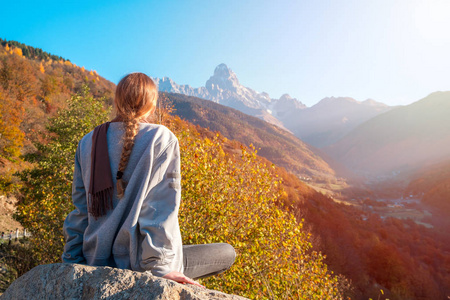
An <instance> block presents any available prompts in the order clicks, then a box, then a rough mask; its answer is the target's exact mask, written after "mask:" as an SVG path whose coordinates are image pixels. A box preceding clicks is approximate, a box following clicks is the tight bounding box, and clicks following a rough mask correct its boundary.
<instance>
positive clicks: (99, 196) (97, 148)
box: [88, 122, 114, 219]
mask: <svg viewBox="0 0 450 300" xmlns="http://www.w3.org/2000/svg"><path fill="white" fill-rule="evenodd" d="M109 124H110V122H107V123H104V124H102V125H99V126H97V127H95V129H94V134H93V135H92V150H91V182H90V185H89V196H88V207H89V208H88V210H89V213H90V214H91V215H92V216H93V217H94V218H95V219H98V218H99V217H101V216H104V215H106V212H107V210H109V209H112V208H113V203H112V196H113V191H114V183H113V180H112V174H111V166H110V164H109V156H108V143H107V140H106V132H107V131H108V127H109Z"/></svg>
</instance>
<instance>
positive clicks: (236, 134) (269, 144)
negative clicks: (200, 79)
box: [166, 93, 335, 177]
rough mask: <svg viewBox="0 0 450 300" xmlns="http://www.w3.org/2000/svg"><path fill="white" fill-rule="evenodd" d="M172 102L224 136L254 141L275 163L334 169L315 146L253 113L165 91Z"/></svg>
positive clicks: (304, 170) (301, 169)
mask: <svg viewBox="0 0 450 300" xmlns="http://www.w3.org/2000/svg"><path fill="white" fill-rule="evenodd" d="M166 96H167V97H168V98H169V99H170V100H171V101H172V102H173V105H174V108H175V114H177V115H179V116H180V117H182V118H184V119H186V120H188V121H189V122H192V123H194V124H197V125H200V126H202V127H205V128H210V129H211V130H213V131H219V132H221V133H222V134H223V135H224V136H225V137H227V138H229V139H233V140H237V141H239V142H241V143H243V144H245V145H249V144H253V145H254V146H255V147H256V148H257V149H259V150H258V154H259V155H261V156H263V157H265V158H267V159H269V160H270V161H272V162H273V163H275V164H277V165H278V166H281V167H284V168H286V169H287V170H290V171H292V172H294V173H295V174H297V175H301V176H314V177H330V176H334V175H335V172H334V171H333V169H332V168H331V167H330V166H329V165H328V164H327V163H326V162H325V161H324V159H323V158H321V157H320V156H319V155H318V154H317V153H316V149H314V148H313V147H311V146H309V145H307V144H305V143H303V142H302V141H301V140H300V139H298V138H296V137H295V136H293V135H292V134H291V133H289V132H287V131H284V130H282V129H281V128H279V127H277V126H274V125H271V124H268V123H267V122H264V121H262V120H260V119H258V118H256V117H252V116H248V115H246V114H244V113H242V112H240V111H237V110H235V109H232V108H229V107H226V106H223V105H220V104H217V103H214V102H212V101H208V100H203V99H199V98H194V97H189V96H185V95H181V94H171V93H167V94H166Z"/></svg>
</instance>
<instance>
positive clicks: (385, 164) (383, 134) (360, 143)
mask: <svg viewBox="0 0 450 300" xmlns="http://www.w3.org/2000/svg"><path fill="white" fill-rule="evenodd" d="M449 112H450V92H435V93H432V94H430V95H429V96H427V97H425V98H424V99H422V100H420V101H417V102H415V103H413V104H410V105H408V106H404V107H397V108H395V109H392V110H391V111H388V112H386V113H383V114H381V115H378V116H376V117H374V118H372V119H370V120H369V121H367V122H365V123H364V124H362V125H360V126H359V127H357V128H356V129H355V130H353V131H352V132H350V133H349V134H348V135H347V136H346V137H344V138H343V139H342V140H340V141H339V142H337V143H336V144H334V145H331V146H329V147H327V148H325V149H324V150H325V152H326V153H328V154H329V155H330V156H331V157H333V158H335V159H336V160H337V161H339V162H341V163H343V164H345V165H346V166H347V167H349V168H350V169H352V170H354V171H357V172H360V173H362V174H366V175H371V176H374V175H387V174H392V173H393V172H394V173H398V172H405V171H410V170H414V169H417V168H420V167H422V166H424V165H426V164H432V163H437V162H439V161H442V160H446V159H448V157H449V155H450V118H449V117H448V115H449Z"/></svg>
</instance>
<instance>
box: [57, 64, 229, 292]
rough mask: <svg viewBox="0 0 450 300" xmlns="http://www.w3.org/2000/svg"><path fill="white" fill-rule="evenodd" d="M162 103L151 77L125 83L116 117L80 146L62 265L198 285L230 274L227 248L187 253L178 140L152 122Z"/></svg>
mask: <svg viewBox="0 0 450 300" xmlns="http://www.w3.org/2000/svg"><path fill="white" fill-rule="evenodd" d="M157 98H158V90H157V87H156V85H155V84H154V82H153V81H152V79H151V78H150V77H148V76H147V75H145V74H143V73H132V74H129V75H127V76H125V77H124V78H123V79H122V80H121V81H120V82H119V84H118V85H117V89H116V93H115V98H114V107H115V110H116V117H115V118H114V119H113V120H112V121H111V122H107V123H104V124H102V125H100V126H98V127H96V128H95V129H94V130H93V131H91V132H90V133H88V134H87V135H85V136H84V137H83V139H82V140H81V141H80V142H79V144H78V148H77V152H76V156H75V170H74V177H73V186H72V200H73V203H74V205H75V207H76V209H75V210H74V211H72V212H71V213H70V214H69V215H68V216H67V218H66V220H65V222H64V236H65V239H66V244H65V247H64V254H63V255H62V259H63V261H64V262H67V263H80V264H87V265H90V266H110V267H116V268H121V269H131V270H134V271H141V272H144V271H148V272H151V273H152V274H153V275H155V276H159V277H163V278H167V279H171V280H174V281H176V282H179V283H184V284H185V283H189V284H195V285H199V284H198V283H197V282H196V281H194V280H193V279H191V278H194V279H197V278H202V277H207V276H211V275H215V274H218V273H221V272H223V271H225V270H227V269H229V268H230V267H231V265H232V264H233V262H234V259H235V255H236V254H235V251H234V248H233V247H232V246H230V245H229V244H205V245H187V246H183V245H182V242H181V234H180V228H179V224H178V210H179V207H180V199H181V185H180V180H181V176H180V153H179V146H178V140H177V138H176V137H175V135H174V134H173V133H172V132H171V131H170V130H169V129H167V128H166V127H164V126H162V125H156V124H151V123H148V121H147V119H149V117H150V116H151V115H152V114H153V112H154V111H155V107H156V102H157ZM112 174H114V175H115V176H112Z"/></svg>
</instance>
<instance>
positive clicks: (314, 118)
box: [282, 97, 391, 148]
mask: <svg viewBox="0 0 450 300" xmlns="http://www.w3.org/2000/svg"><path fill="white" fill-rule="evenodd" d="M390 109H391V107H389V106H387V105H386V104H383V103H379V102H376V101H374V100H370V99H368V100H365V101H362V102H359V101H356V100H355V99H353V98H350V97H337V98H335V97H330V98H324V99H322V100H321V101H320V102H319V103H317V104H315V105H313V106H312V107H308V108H305V109H303V110H301V111H297V112H295V114H294V113H291V115H290V116H289V117H285V118H283V119H282V120H283V124H284V125H285V126H286V127H287V128H289V129H290V130H291V131H292V132H293V133H294V134H295V135H296V136H298V137H299V138H301V139H302V140H303V141H305V142H307V143H309V144H311V145H313V146H315V147H319V148H323V147H325V146H328V145H331V144H333V143H335V142H337V141H339V140H340V139H341V138H342V137H344V136H345V135H346V134H348V133H349V132H350V131H351V130H353V129H354V128H356V127H357V126H358V125H360V124H362V123H364V122H365V121H367V120H370V119H371V118H373V117H375V116H377V115H379V114H380V113H383V112H386V111H389V110H390Z"/></svg>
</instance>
